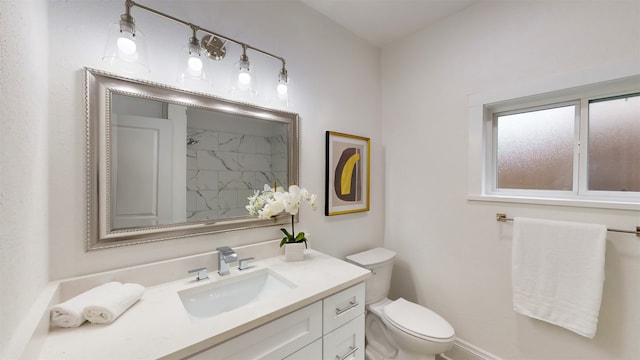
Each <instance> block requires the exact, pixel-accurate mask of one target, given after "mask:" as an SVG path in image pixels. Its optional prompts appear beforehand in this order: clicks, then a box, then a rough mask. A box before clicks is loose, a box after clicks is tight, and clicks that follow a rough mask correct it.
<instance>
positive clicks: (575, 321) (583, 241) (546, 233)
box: [511, 218, 607, 339]
mask: <svg viewBox="0 0 640 360" xmlns="http://www.w3.org/2000/svg"><path fill="white" fill-rule="evenodd" d="M606 237H607V228H606V227H605V226H604V225H599V224H586V223H575V222H566V221H551V220H541V219H531V218H515V219H514V228H513V253H512V259H511V264H512V285H513V309H514V310H515V311H516V312H518V313H520V314H523V315H526V316H529V317H532V318H535V319H538V320H543V321H546V322H549V323H551V324H555V325H558V326H562V327H564V328H567V329H569V330H571V331H573V332H575V333H578V334H580V335H582V336H585V337H588V338H590V339H591V338H593V337H594V336H595V334H596V329H597V326H598V314H599V312H600V302H601V300H602V288H603V286H604V259H605V249H606Z"/></svg>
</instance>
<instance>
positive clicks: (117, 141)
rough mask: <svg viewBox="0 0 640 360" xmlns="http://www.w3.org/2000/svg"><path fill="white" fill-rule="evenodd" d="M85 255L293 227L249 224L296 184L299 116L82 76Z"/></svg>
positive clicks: (94, 74) (93, 73) (279, 219)
mask: <svg viewBox="0 0 640 360" xmlns="http://www.w3.org/2000/svg"><path fill="white" fill-rule="evenodd" d="M85 81H86V83H85V87H86V88H85V91H86V115H87V118H86V139H87V144H86V157H87V159H86V189H87V192H86V200H87V205H86V206H87V240H86V241H87V249H88V250H95V249H101V248H108V247H114V246H122V245H126V244H138V243H143V242H149V241H158V240H167V239H176V238H182V237H186V236H193V235H199V234H208V233H215V232H222V231H231V230H239V229H247V228H253V227H260V226H269V225H274V224H284V223H288V221H290V218H289V217H288V216H285V215H282V214H281V215H279V216H276V217H273V218H272V219H269V220H258V219H257V218H256V217H254V216H250V215H249V214H248V211H247V210H246V209H245V206H246V205H247V204H248V200H247V197H248V196H250V195H252V194H253V193H254V191H255V190H262V189H263V187H264V185H265V184H268V185H270V186H273V184H274V183H276V184H278V185H279V186H282V185H284V186H286V185H288V184H292V183H298V115H297V114H294V113H290V112H285V111H278V110H272V109H266V108H262V107H258V106H254V105H249V104H245V103H238V102H233V101H229V100H225V99H221V98H216V97H212V96H209V95H205V94H201V93H194V92H189V91H185V90H180V89H176V88H171V87H168V86H166V85H161V84H155V83H151V82H147V81H140V80H133V79H129V78H124V77H120V76H117V75H113V74H109V73H105V72H102V71H99V70H94V69H86V70H85Z"/></svg>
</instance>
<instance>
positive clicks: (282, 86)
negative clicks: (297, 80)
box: [276, 62, 289, 101]
mask: <svg viewBox="0 0 640 360" xmlns="http://www.w3.org/2000/svg"><path fill="white" fill-rule="evenodd" d="M288 87H289V74H288V73H287V69H285V67H284V62H283V63H282V70H280V74H278V86H276V94H277V95H278V100H280V101H287V100H288V98H289V89H288Z"/></svg>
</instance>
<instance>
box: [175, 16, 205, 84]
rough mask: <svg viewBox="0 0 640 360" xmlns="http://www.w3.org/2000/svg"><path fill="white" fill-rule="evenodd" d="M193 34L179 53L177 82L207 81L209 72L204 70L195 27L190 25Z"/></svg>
mask: <svg viewBox="0 0 640 360" xmlns="http://www.w3.org/2000/svg"><path fill="white" fill-rule="evenodd" d="M191 29H192V31H193V35H192V36H191V37H190V38H189V42H188V43H187V46H186V48H184V49H183V51H182V52H181V53H180V57H179V62H178V66H179V70H178V82H179V83H180V84H185V83H187V82H189V81H201V82H205V83H209V82H210V80H209V74H208V73H207V71H206V70H205V63H204V62H203V61H202V60H203V58H204V56H202V48H201V47H200V40H198V37H197V36H196V31H197V27H195V26H192V27H191Z"/></svg>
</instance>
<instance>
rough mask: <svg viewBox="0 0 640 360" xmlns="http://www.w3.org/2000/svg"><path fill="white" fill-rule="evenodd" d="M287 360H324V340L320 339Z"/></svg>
mask: <svg viewBox="0 0 640 360" xmlns="http://www.w3.org/2000/svg"><path fill="white" fill-rule="evenodd" d="M285 360H322V339H318V340H316V341H314V342H312V343H311V344H309V345H307V346H305V347H304V348H302V349H300V350H298V351H296V352H295V353H293V354H291V355H289V356H287V357H286V358H285Z"/></svg>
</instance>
